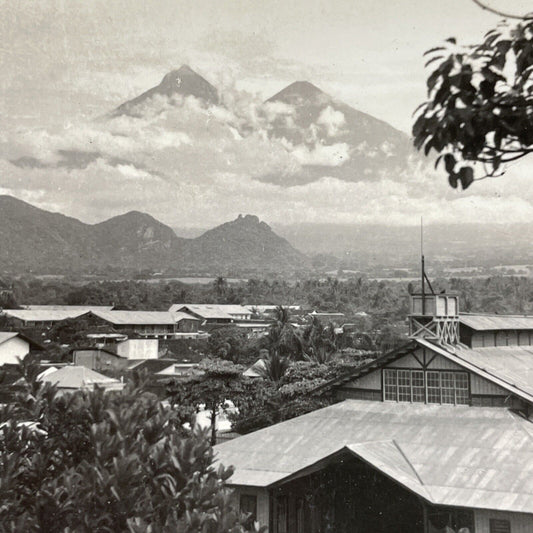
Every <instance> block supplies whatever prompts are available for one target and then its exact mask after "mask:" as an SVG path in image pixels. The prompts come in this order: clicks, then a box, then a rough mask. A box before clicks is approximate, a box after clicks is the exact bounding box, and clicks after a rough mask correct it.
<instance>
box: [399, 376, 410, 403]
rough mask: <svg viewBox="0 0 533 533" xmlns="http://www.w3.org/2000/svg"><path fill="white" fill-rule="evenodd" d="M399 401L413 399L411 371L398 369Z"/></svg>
mask: <svg viewBox="0 0 533 533" xmlns="http://www.w3.org/2000/svg"><path fill="white" fill-rule="evenodd" d="M398 401H399V402H410V401H411V371H410V370H398Z"/></svg>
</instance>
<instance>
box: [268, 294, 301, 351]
mask: <svg viewBox="0 0 533 533" xmlns="http://www.w3.org/2000/svg"><path fill="white" fill-rule="evenodd" d="M290 318H291V314H290V311H289V309H288V308H286V307H283V306H281V305H279V306H278V307H276V309H275V311H274V322H273V323H272V324H271V326H270V328H269V331H268V334H267V336H266V337H265V339H266V343H267V346H266V348H267V349H268V351H269V352H271V351H272V350H275V351H277V352H278V353H279V355H280V356H282V357H288V358H289V359H293V360H298V359H301V358H302V357H303V353H304V351H303V343H302V339H301V338H300V336H299V335H298V333H297V331H296V329H295V328H294V326H293V325H292V323H291V320H290Z"/></svg>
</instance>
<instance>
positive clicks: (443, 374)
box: [383, 368, 470, 405]
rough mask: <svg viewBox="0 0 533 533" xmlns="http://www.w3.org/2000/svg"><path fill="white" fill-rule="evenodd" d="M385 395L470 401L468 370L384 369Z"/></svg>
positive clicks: (401, 398) (457, 402)
mask: <svg viewBox="0 0 533 533" xmlns="http://www.w3.org/2000/svg"><path fill="white" fill-rule="evenodd" d="M383 399H384V400H385V401H393V402H418V403H439V404H448V405H468V404H469V403H470V386H469V381H468V374H467V373H466V372H452V371H449V370H428V371H425V372H424V371H423V370H412V369H404V368H398V369H393V368H385V369H383Z"/></svg>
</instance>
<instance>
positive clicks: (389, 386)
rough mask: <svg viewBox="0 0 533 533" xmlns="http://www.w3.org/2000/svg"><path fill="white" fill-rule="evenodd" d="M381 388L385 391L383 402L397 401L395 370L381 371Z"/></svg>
mask: <svg viewBox="0 0 533 533" xmlns="http://www.w3.org/2000/svg"><path fill="white" fill-rule="evenodd" d="M383 386H384V390H385V400H389V401H393V402H395V401H397V400H398V382H397V379H396V370H389V369H385V370H383Z"/></svg>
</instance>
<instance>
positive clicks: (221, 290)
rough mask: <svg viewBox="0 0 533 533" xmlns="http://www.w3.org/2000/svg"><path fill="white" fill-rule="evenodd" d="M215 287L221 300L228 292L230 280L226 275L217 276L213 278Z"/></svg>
mask: <svg viewBox="0 0 533 533" xmlns="http://www.w3.org/2000/svg"><path fill="white" fill-rule="evenodd" d="M213 288H214V290H215V293H216V295H217V298H218V299H219V300H220V299H221V298H222V297H223V296H224V295H225V294H226V290H227V288H228V282H227V281H226V279H225V278H224V277H222V276H217V277H216V278H215V279H214V280H213Z"/></svg>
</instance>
